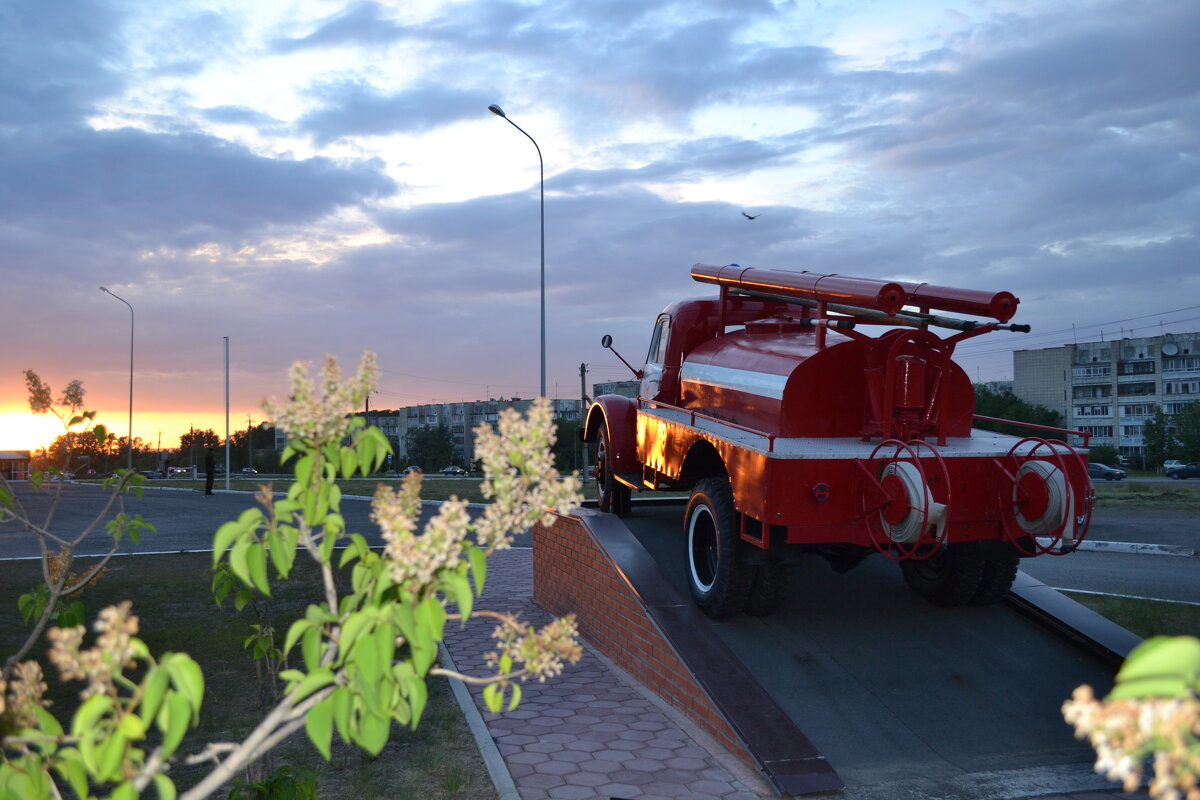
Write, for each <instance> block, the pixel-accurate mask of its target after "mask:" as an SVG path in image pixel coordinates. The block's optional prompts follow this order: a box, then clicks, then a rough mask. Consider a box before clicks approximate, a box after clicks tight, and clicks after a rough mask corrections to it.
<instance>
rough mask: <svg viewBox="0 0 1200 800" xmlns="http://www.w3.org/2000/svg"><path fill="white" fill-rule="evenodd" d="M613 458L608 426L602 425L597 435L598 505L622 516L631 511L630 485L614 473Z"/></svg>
mask: <svg viewBox="0 0 1200 800" xmlns="http://www.w3.org/2000/svg"><path fill="white" fill-rule="evenodd" d="M612 460H613V459H612V443H611V442H610V441H609V439H608V428H607V426H605V425H601V426H600V435H599V436H597V437H596V464H595V472H596V505H597V506H599V507H600V510H601V511H607V512H609V513H612V514H617V515H618V516H621V515H624V514H628V513H629V498H630V494H629V487H628V486H626V485H624V484H623V483H621V482H620V481H618V480H617V476H616V475H615V474H613V465H612Z"/></svg>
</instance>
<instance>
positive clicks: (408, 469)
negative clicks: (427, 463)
mask: <svg viewBox="0 0 1200 800" xmlns="http://www.w3.org/2000/svg"><path fill="white" fill-rule="evenodd" d="M413 472H416V473H418V474H420V473H421V472H422V470H421V468H420V467H418V466H417V465H415V464H411V465H409V466H407V467H405V468H404V474H405V475H409V474H411V473H413Z"/></svg>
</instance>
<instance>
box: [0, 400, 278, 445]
mask: <svg viewBox="0 0 1200 800" xmlns="http://www.w3.org/2000/svg"><path fill="white" fill-rule="evenodd" d="M262 420H263V416H262V414H261V413H259V414H257V415H252V417H251V421H252V422H253V424H254V425H258V424H259V423H260V422H261V421H262ZM96 422H97V423H99V424H102V425H105V426H107V427H108V429H109V431H111V432H112V433H115V434H116V435H117V436H126V435H127V434H128V433H129V418H128V417H127V416H124V415H119V416H115V417H108V418H106V417H103V416H97V418H96ZM229 425H230V433H231V434H232V433H234V432H236V431H239V430H242V429H244V428H245V427H246V415H245V414H241V415H240V416H235V415H233V414H232V412H231V415H230V419H229ZM189 427H194V428H196V429H198V430H204V429H206V428H211V429H212V430H213V431H215V432H216V434H217V436H219V437H221V439H222V441H224V439H225V415H224V414H193V413H160V412H146V413H144V414H139V413H136V412H135V413H134V417H133V435H134V437H135V438H140V439H141V440H142V441H143V442H145V443H146V444H147V445H149V446H150V447H151V448H152V449H158V448H159V447H160V446H161V447H162V448H164V449H168V450H169V449H174V448H177V447H179V437H180V436H182V435H183V434H185V433H187V432H188V428H189ZM62 432H63V427H62V423H61V422H60V421H59V420H58V418H57V417H55V416H53V415H51V414H47V415H45V416H39V415H37V414H32V413H30V412H29V411H27V410H26V411H19V410H13V409H9V410H4V411H0V450H30V451H33V450H37V449H38V448H41V447H46V446H48V445H49V444H50V443H51V442H53V441H54V438H55V437H56V436H59V435H61V434H62Z"/></svg>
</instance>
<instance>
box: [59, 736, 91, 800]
mask: <svg viewBox="0 0 1200 800" xmlns="http://www.w3.org/2000/svg"><path fill="white" fill-rule="evenodd" d="M54 769H55V771H57V772H58V774H59V775H61V776H62V777H63V779H64V780H66V782H67V783H68V784H69V785H70V786H71V790H72V791H73V792H75V796H76V797H87V796H88V777H87V767H85V766H84V764H83V758H82V757H81V756H80V755H79V751H78V750H77V749H75V748H73V747H72V748H68V749H66V750H63V751H62V752H61V753H59V761H58V762H57V763H56V764H55V765H54Z"/></svg>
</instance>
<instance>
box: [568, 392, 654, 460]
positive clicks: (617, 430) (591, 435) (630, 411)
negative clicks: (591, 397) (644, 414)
mask: <svg viewBox="0 0 1200 800" xmlns="http://www.w3.org/2000/svg"><path fill="white" fill-rule="evenodd" d="M601 427H606V428H607V430H608V443H609V448H610V450H611V452H612V458H613V462H612V469H613V472H640V471H641V469H642V467H641V463H640V462H639V461H638V459H637V401H636V400H634V399H632V398H629V397H623V396H621V395H618V394H602V395H600V396H599V397H597V398H596V400H595V402H593V403H592V407H591V408H589V409H588V414H587V421H586V422H585V423H584V426H583V428H582V429H581V430H580V436H581V437H582V438H583V440H584V441H585V442H594V441H596V437H597V436H599V435H600V428H601Z"/></svg>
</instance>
